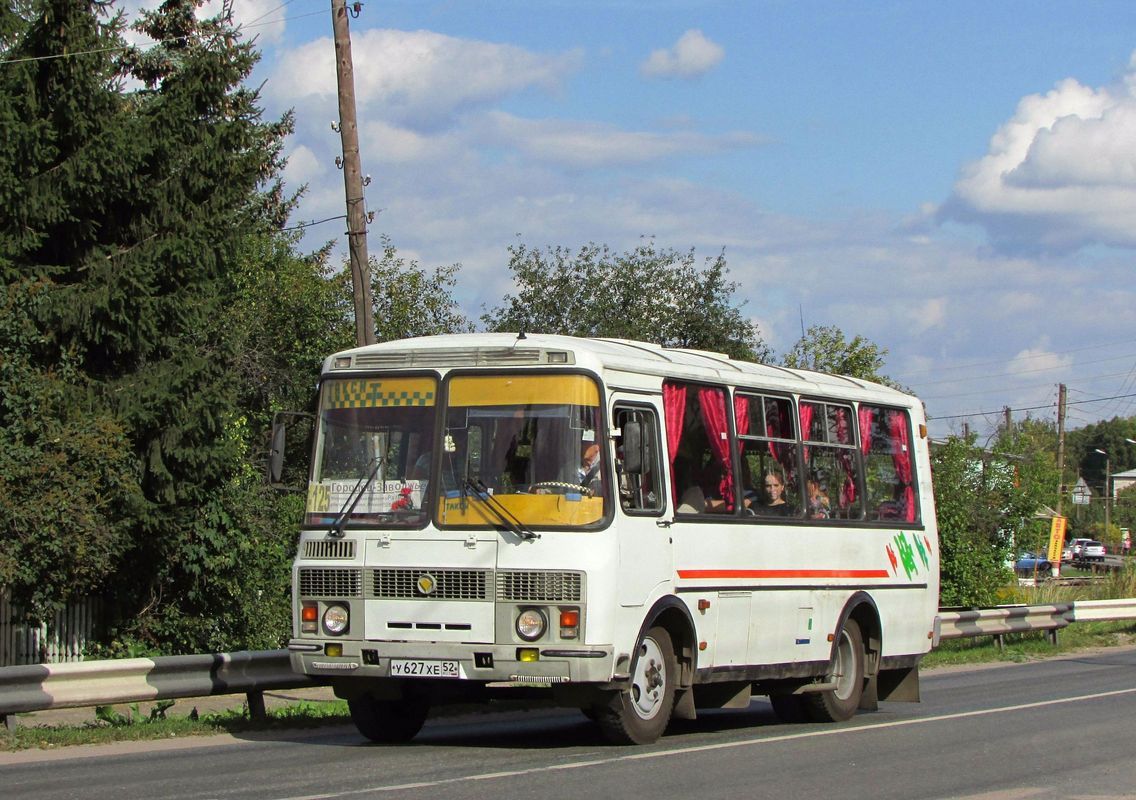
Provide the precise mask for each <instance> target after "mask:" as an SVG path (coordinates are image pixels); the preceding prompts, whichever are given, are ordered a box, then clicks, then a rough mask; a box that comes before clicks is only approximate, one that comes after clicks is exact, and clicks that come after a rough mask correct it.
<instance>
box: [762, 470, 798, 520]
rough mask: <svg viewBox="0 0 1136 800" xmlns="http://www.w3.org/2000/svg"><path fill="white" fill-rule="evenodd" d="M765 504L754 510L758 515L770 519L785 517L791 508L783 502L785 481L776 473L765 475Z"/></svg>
mask: <svg viewBox="0 0 1136 800" xmlns="http://www.w3.org/2000/svg"><path fill="white" fill-rule="evenodd" d="M764 488H765V503H764V505H761V506H758V507H757V508H756V509H754V510H755V511H756V512H757V513H758V514H761V515H763V516H770V517H787V516H789V515H790V514H791V513H792V508H791V507H790V505H789V504H788V503H786V502H785V481H783V480H782V479H781V476H780V475H778V474H777V473H776V472H769V473H767V474H766V475H765V480H764Z"/></svg>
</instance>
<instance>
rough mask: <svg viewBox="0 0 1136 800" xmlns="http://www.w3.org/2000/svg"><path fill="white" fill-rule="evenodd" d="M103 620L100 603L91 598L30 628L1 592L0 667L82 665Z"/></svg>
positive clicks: (17, 609)
mask: <svg viewBox="0 0 1136 800" xmlns="http://www.w3.org/2000/svg"><path fill="white" fill-rule="evenodd" d="M101 617H102V602H101V601H100V600H98V599H97V598H90V599H87V600H83V601H80V602H77V603H72V604H71V605H68V606H67V607H66V608H64V609H62V610H60V611H57V612H55V614H54V615H53V616H52V618H51V619H50V620H48V621H47V622H44V623H41V624H39V625H35V624H29V623H28V622H26V621H25V620H24V618H23V613H22V611H21V609H20V608H19V607H17V606H15V605H13V604H12V602H11V598H10V595H9V592H8V590H7V589H4V588H0V667H10V666H17V665H21V664H62V663H66V662H71V661H82V660H83V650H84V649H85V648H86V646H87V642H88V641H90V640H91V639H93V638H94V634H95V629H96V626H97V625H98V624H99V623H100V621H101Z"/></svg>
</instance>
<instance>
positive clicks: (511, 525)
mask: <svg viewBox="0 0 1136 800" xmlns="http://www.w3.org/2000/svg"><path fill="white" fill-rule="evenodd" d="M462 485H463V486H464V487H465V488H467V489H470V490H471V491H472V492H473V493H474V494H475V495H476V496H477V497H478V499H480V500H481V502H483V503H484V504H485V505H486V506H488V507H489V508H491V509H493V512H494V513H495V514H496V515H497V518H498V519H500V520H501V522H502V523H503V524H504V525H505V527H506V528H508V529H509V530H511V531H512V532H513V533H515V534H517V536H520V537H521V538H522V539H524V540H525V541H532V540H533V539H539V538H540V534H539V533H535V532H533V531H531V530H529V529H528V528H527V527H525V524H524V523H523V522H521V521H520V520H519V519H517V517H515V516H514V515H513V514H512V512H510V511H509V509H507V508H505V506H504V504H502V503H501V501H500V500H498V499H497V498H496V497H494V496H493V495H492V494H490V492H489V487H488V486H486V485H485V483H484V482H483V481H482V480H481V479H480V478H478V479H477V482H476V483H475V482H474V481H473V480H472V479H471V478H466V479H465V480H464V481H462Z"/></svg>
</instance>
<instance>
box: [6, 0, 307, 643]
mask: <svg viewBox="0 0 1136 800" xmlns="http://www.w3.org/2000/svg"><path fill="white" fill-rule="evenodd" d="M195 12H196V4H195V3H194V2H191V1H190V0H167V2H165V3H164V4H163V5H162V6H161V7H160V8H158V9H156V10H155V11H152V12H147V13H144V14H143V15H142V17H141V19H140V20H139V22H138V23H137V26H136V27H137V28H138V30H139V32H141V33H143V34H145V35H146V36H147V37H148V38H149V39H152V40H154V41H157V42H159V44H157V45H155V46H153V47H150V48H149V49H147V50H144V51H143V50H137V49H130V48H126V47H125V43H124V42H123V39H122V21H121V19H120V18H119V17H116V16H111V15H110V12H109V8H108V6H106V5H104V4H102V3H99V2H94V1H93V0H92V1H91V2H84V1H83V0H33V2H32V3H31V4H30V13H28V14H27V15H26V17H22V18H21V20H22V26H21V25H16V24H13V22H12V19H11V18H10V17H8V18H5V20H4V30H5V38H4V40H3V41H4V44H5V56H6V58H8V59H24V60H20V61H18V62H17V63H15V64H9V65H6V68H5V70H4V71H3V72H0V119H2V120H3V121H4V123H5V131H6V134H7V133H8V132H9V131H11V135H10V136H8V135H6V136H5V137H3V143H2V144H0V231H2V235H0V274H2V275H3V278H4V283H5V285H6V287H7V296H8V298H9V303H14V304H16V305H17V306H19V307H20V308H21V309H23V312H22V313H23V316H22V318H21V320H22V321H21V323H20V324H21V326H22V329H23V330H26V331H28V333H27V334H26V335H23V336H22V338H19V339H15V338H13V336H12V335H9V334H8V331H7V330H6V331H5V334H6V335H5V341H4V347H5V366H6V367H7V368H10V369H13V370H19V371H22V373H23V374H22V376H21V377H22V381H21V384H22V386H21V389H20V390H19V391H21V392H23V393H24V396H22V397H17V396H15V395H14V394H9V398H10V402H11V404H12V405H11V406H10V407H11V409H12V413H5V414H4V415H3V417H2V418H0V426H2V427H3V431H2V434H3V438H9V437H13V436H16V435H17V434H20V433H23V434H24V436H23V439H22V440H21V441H23V442H25V443H27V444H28V447H27V448H26V452H22V453H20V452H17V453H13V454H12V458H13V459H15V460H14V461H9V462H7V463H6V464H5V465H4V467H5V470H4V471H5V474H6V475H9V476H22V477H23V478H24V479H25V480H24V483H23V485H22V495H21V496H23V497H25V498H35V497H40V498H44V499H49V498H50V499H52V500H54V501H57V502H59V503H60V505H59V507H58V508H57V509H56V510H55V513H56V515H57V516H58V517H60V518H67V519H69V520H72V521H71V522H70V524H71V527H72V528H74V529H81V530H82V532H83V534H84V535H85V537H86V541H87V542H88V545H89V546H88V547H86V548H76V549H75V550H74V551H72V552H71V553H61V551H62V548H64V547H66V546H67V543H68V542H69V541H71V540H75V541H78V539H76V537H75V536H72V537H71V539H70V540H69V539H64V538H61V537H59V534H57V533H56V531H55V530H54V529H52V528H47V529H45V528H44V527H43V526H42V525H41V526H38V528H39V530H40V531H41V532H42V535H41V540H40V541H38V542H37V543H36V547H34V548H31V547H28V546H24V547H23V549H22V550H21V551H20V554H21V557H22V555H23V554H26V553H29V552H31V551H33V550H34V552H32V555H33V558H32V559H31V560H28V561H26V562H23V561H21V563H20V570H21V571H20V572H19V574H18V575H17V576H16V577H17V580H16V581H15V582H14V583H13V588H14V593H15V597H16V599H17V600H18V601H21V602H23V603H25V604H31V605H32V606H33V607H34V606H36V605H39V606H46V605H51V604H59V603H61V602H63V601H64V600H65V599H66V598H67V596H68V593H67V592H66V591H61V590H59V589H58V587H60V586H61V584H62V583H64V582H65V581H66V580H67V576H68V573H67V570H66V565H65V564H64V563H63V561H65V560H66V558H71V559H74V560H78V561H80V562H81V563H82V565H83V566H82V567H81V569H82V574H81V575H80V577H81V578H82V580H80V581H77V582H76V584H75V586H76V587H82V588H87V589H93V588H95V587H96V586H98V585H100V584H101V585H102V587H103V588H104V590H105V591H106V592H107V593H108V595H109V596H110V597H111V599H113V600H114V601H115V603H116V604H117V605H118V607H119V608H121V609H122V611H123V615H124V617H125V619H127V620H128V625H127V626H126V627H127V629H128V633H129V634H130V635H133V636H135V637H138V638H141V639H143V640H148V641H151V642H153V643H163V642H165V643H170V642H172V644H170V646H171V647H173V648H175V649H199V648H206V647H213V646H221V645H222V644H224V645H227V646H232V645H235V646H238V647H239V646H241V645H242V644H243V640H242V637H244V636H246V635H249V632H250V631H252V630H253V628H254V627H255V626H253V625H252V624H250V623H249V621H248V620H247V619H243V618H244V617H247V616H248V612H249V611H250V610H252V611H255V609H256V608H257V604H256V603H255V602H236V598H237V597H238V596H239V597H240V598H241V600H242V601H246V600H248V597H247V596H246V595H247V592H248V590H250V589H253V590H255V587H256V583H255V582H254V581H248V580H247V579H246V577H247V571H246V574H245V575H242V576H241V577H240V578H232V579H231V580H230V583H229V586H228V587H226V586H225V585H224V581H225V578H224V570H223V569H218V565H222V566H223V564H224V563H225V562H226V560H229V561H233V563H236V561H241V560H243V564H242V568H244V567H249V561H248V554H249V553H259V552H261V551H262V550H261V548H260V547H252V546H250V542H255V541H256V537H257V535H258V534H259V533H263V532H264V531H265V530H268V529H269V528H270V526H268V525H265V524H262V525H260V526H258V525H257V524H256V521H255V520H252V519H250V517H251V516H252V515H250V514H249V513H248V512H247V510H246V509H247V508H249V507H250V502H251V501H254V500H255V501H256V502H258V503H259V500H260V498H256V497H255V495H256V494H257V489H256V488H254V486H255V484H256V480H255V479H254V478H253V477H251V472H250V463H251V459H252V455H251V454H252V452H253V450H254V449H255V447H254V445H255V443H256V439H257V434H254V433H253V432H252V431H251V430H250V428H249V421H248V416H247V414H246V412H245V409H244V408H242V404H241V403H242V396H244V397H245V399H247V397H248V394H249V393H250V392H249V390H248V389H247V387H246V386H245V385H243V384H242V379H244V378H247V377H248V375H247V374H242V372H241V370H240V369H239V366H240V365H241V352H242V345H244V344H245V343H246V341H245V340H242V338H241V336H240V332H241V331H246V330H247V326H234V325H233V324H232V323H233V318H232V316H231V315H230V312H231V310H232V309H233V308H235V307H236V306H237V305H238V300H239V299H240V298H241V296H242V291H244V286H243V285H242V281H241V280H240V277H241V274H242V267H243V263H244V262H243V260H242V259H243V257H244V256H245V255H246V254H247V248H248V242H249V240H250V239H252V238H255V237H257V236H269V235H272V232H273V231H274V230H276V228H277V227H278V226H279V224H280V222H281V221H282V220H283V219H284V218H285V217H286V215H287V211H288V208H289V204H288V203H287V202H285V201H284V200H283V199H282V197H281V195H280V190H279V186H278V184H277V183H275V179H274V176H275V175H276V173H277V172H278V170H279V168H280V167H281V165H282V162H281V148H282V144H283V139H284V137H285V136H286V135H287V133H288V132H289V131H290V128H291V120H290V118H289V117H284V118H283V119H280V120H275V121H264V120H262V119H261V111H260V108H259V106H258V99H257V95H256V92H255V91H254V90H250V89H248V88H247V87H245V86H244V80H245V79H246V78H247V77H248V75H249V73H250V71H251V69H252V67H253V65H254V63H255V61H256V58H257V56H256V53H255V51H254V50H253V48H252V47H251V45H249V44H248V43H247V42H244V41H242V40H241V38H240V35H239V33H238V32H237V31H236V29H235V28H234V27H233V25H232V23H231V21H230V18H229V13H228V12H229V9H228V8H227V7H226V8H224V9H223V10H222V13H221V14H220V15H219V16H218V17H215V18H212V19H206V20H198V19H197V17H196V15H195ZM8 31H11V32H10V33H9V32H8ZM128 81H133V83H129V84H128ZM128 85H129V86H130V87H131V88H126V87H127V86H128ZM33 288H34V293H35V296H34V302H31V301H29V300H27V298H28V297H29V296H30V292H31V291H32V290H33ZM20 403H22V404H23V405H22V406H21V405H20ZM33 403H34V404H35V405H36V406H38V407H39V408H40V409H41V414H42V415H49V416H50V424H45V423H44V422H43V419H42V416H41V417H37V416H36V415H35V414H34V413H33V412H32V409H31V405H32V404H33ZM5 411H6V412H8V409H5ZM36 426H38V427H36ZM61 452H62V453H64V454H65V456H63V457H57V454H58V453H61ZM21 464H23V465H25V466H26V467H27V468H26V469H25V470H24V471H23V472H20V466H21ZM37 464H38V465H39V466H40V467H41V469H40V470H39V472H38V473H37V472H35V471H34V470H33V469H31V468H32V467H34V466H35V465H37ZM64 490H65V491H64ZM99 498H104V499H102V500H100V499H99ZM120 501H121V502H120ZM26 505H27V504H26V503H25V506H26ZM257 507H261V506H257ZM22 511H23V513H24V516H22V517H15V516H11V515H6V517H5V518H4V520H3V524H4V526H5V529H4V531H3V533H4V536H3V540H4V541H5V542H6V543H9V542H12V541H14V540H18V535H19V530H20V528H19V527H18V525H19V523H20V521H21V520H23V519H25V518H26V517H27V515H28V514H29V513H31V512H30V511H29V510H28V508H23V509H22ZM61 530H62V531H66V530H67V526H66V524H65V525H64V526H63V527H62V529H61ZM53 537H57V539H55V540H53ZM246 537H247V538H246ZM112 552H113V556H112V555H111V553H112ZM4 553H5V555H4V556H3V557H2V558H3V561H2V562H0V563H4V564H5V565H8V564H11V563H12V560H13V557H12V555H11V550H10V549H9V547H8V545H6V546H5V548H4ZM53 556H61V557H56V558H54V559H53ZM116 568H117V569H118V570H119V571H118V572H117V577H115V572H114V570H115V569H116ZM10 571H11V570H10V569H9V572H10ZM36 584H39V585H42V586H43V587H45V588H44V590H43V591H41V592H39V593H38V594H37V593H36V592H35V591H33V590H31V589H30V587H32V586H33V585H36ZM176 619H183V620H208V621H209V622H208V626H209V628H210V630H208V631H206V630H203V629H199V630H196V631H194V630H192V629H191V627H187V626H183V627H182V628H181V629H180V633H179V634H178V635H177V636H173V635H171V634H170V633H169V631H170V624H171V623H170V621H171V620H176ZM199 628H200V626H199Z"/></svg>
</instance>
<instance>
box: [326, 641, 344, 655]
mask: <svg viewBox="0 0 1136 800" xmlns="http://www.w3.org/2000/svg"><path fill="white" fill-rule="evenodd" d="M323 654H324V655H325V656H331V657H332V658H339V657H340V656H341V655H343V645H341V644H338V643H336V644H328V645H324V648H323Z"/></svg>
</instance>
